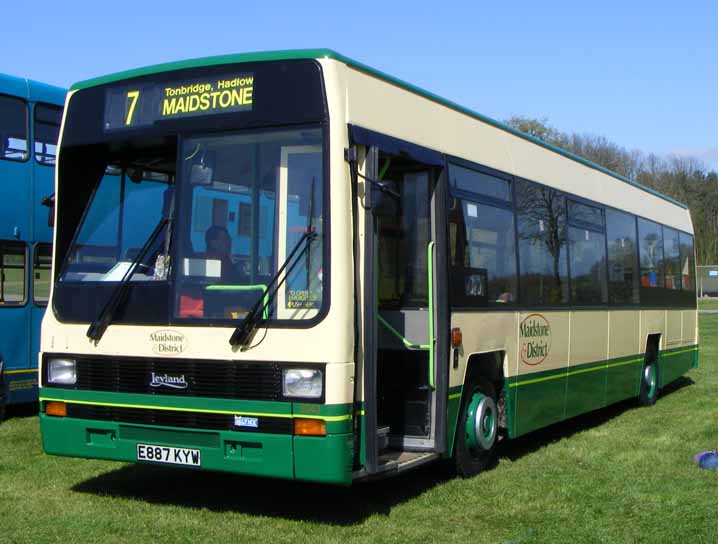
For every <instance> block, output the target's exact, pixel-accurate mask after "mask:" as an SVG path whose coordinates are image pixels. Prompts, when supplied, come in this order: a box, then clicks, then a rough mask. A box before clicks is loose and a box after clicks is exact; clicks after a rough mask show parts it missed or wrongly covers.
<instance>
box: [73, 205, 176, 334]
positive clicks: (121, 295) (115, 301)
mask: <svg viewBox="0 0 718 544" xmlns="http://www.w3.org/2000/svg"><path fill="white" fill-rule="evenodd" d="M169 222H170V220H169V219H167V218H166V217H163V218H162V219H161V220H160V222H159V223H157V226H156V227H155V229H154V230H153V231H152V234H150V236H149V238H147V241H146V242H145V244H144V245H143V246H142V249H140V251H139V252H138V253H137V255H136V256H135V258H134V259H133V260H132V262H131V263H130V266H129V268H128V269H127V270H126V271H125V274H124V275H123V276H122V279H121V280H120V282H119V283H118V284H117V287H115V290H114V291H112V294H111V295H110V298H109V299H108V301H107V303H106V304H105V306H104V307H103V308H102V311H101V312H100V315H98V316H97V318H96V319H95V320H94V321H93V322H92V323H90V326H89V328H88V329H87V337H88V338H90V339H92V340H94V341H95V342H99V341H100V339H101V338H102V335H103V334H105V331H106V330H107V327H108V326H109V325H110V323H112V320H113V319H114V318H115V313H116V312H117V309H118V308H119V307H120V305H121V304H122V303H123V302H124V300H125V297H126V296H127V293H128V292H129V285H130V279H132V276H133V275H134V274H135V271H136V270H137V269H138V268H139V264H140V263H141V262H142V261H143V260H144V258H145V257H146V256H147V253H148V252H149V250H150V248H151V247H152V244H154V242H155V240H157V237H158V236H159V235H160V233H161V232H162V229H164V228H165V226H166V225H167V224H168V223H169Z"/></svg>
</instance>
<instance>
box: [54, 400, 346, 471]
mask: <svg viewBox="0 0 718 544" xmlns="http://www.w3.org/2000/svg"><path fill="white" fill-rule="evenodd" d="M50 395H52V397H50ZM128 397H131V398H128ZM138 397H142V398H138ZM146 397H150V398H146ZM50 400H60V401H63V402H66V403H67V404H68V406H71V405H73V404H75V405H78V406H93V407H95V406H101V407H103V408H105V409H111V408H113V407H121V408H123V409H127V408H129V409H131V410H138V409H139V410H154V411H157V410H170V411H176V410H178V409H179V408H181V409H182V410H183V413H186V412H192V411H193V410H195V411H197V413H198V414H199V413H201V410H205V412H204V413H206V411H212V412H213V413H220V412H221V413H231V414H236V415H248V414H257V413H258V412H259V411H260V410H263V413H266V414H267V416H268V417H269V416H274V417H275V418H280V417H281V418H290V419H291V418H294V417H313V418H318V419H325V421H326V427H327V435H326V436H321V437H320V436H295V435H293V434H290V433H277V432H273V433H267V432H261V429H259V430H258V431H259V432H254V431H253V432H243V431H241V430H220V429H202V428H185V427H173V426H167V425H155V424H138V423H128V422H123V421H112V420H102V419H84V418H82V417H57V416H49V415H47V414H45V404H46V402H48V401H50ZM167 400H168V401H169V403H170V404H172V406H168V405H167V404H162V400H161V399H159V398H158V396H153V395H122V394H112V393H105V394H99V393H91V392H79V391H68V390H57V389H52V390H47V389H45V390H43V391H41V407H40V411H41V413H40V429H41V432H42V443H43V448H44V450H45V452H46V453H48V454H51V455H62V456H69V457H84V458H93V459H110V460H115V461H125V462H136V461H137V444H138V443H140V444H152V445H158V446H175V447H180V448H194V449H199V450H200V452H201V466H200V467H199V468H200V469H202V470H214V471H222V472H232V473H238V474H249V475H255V476H270V477H276V478H287V479H296V480H308V481H316V482H325V483H332V484H343V485H346V484H349V483H350V482H351V477H352V461H353V459H352V458H353V437H352V433H351V413H350V412H349V408H348V407H347V406H346V405H338V406H332V405H329V406H327V405H321V406H318V405H312V406H307V405H303V404H301V403H281V405H282V406H281V407H282V408H283V410H282V412H283V413H279V411H278V410H277V408H278V407H277V405H278V404H280V403H260V402H249V401H218V400H217V399H191V402H188V403H187V404H189V405H188V406H181V407H178V406H177V404H178V403H177V401H176V400H175V399H167ZM186 400H188V401H189V400H190V399H186ZM203 400H204V401H205V402H203ZM183 404H184V403H183ZM200 405H203V408H199V406H200ZM263 405H264V406H263ZM219 406H221V407H222V410H220V409H219ZM272 410H273V412H272ZM267 412H269V413H267ZM306 412H312V414H311V415H308V414H307V413H306ZM342 412H344V413H342Z"/></svg>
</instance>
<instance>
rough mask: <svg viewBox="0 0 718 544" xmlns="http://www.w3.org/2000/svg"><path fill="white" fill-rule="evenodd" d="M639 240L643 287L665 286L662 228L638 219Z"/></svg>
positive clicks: (651, 222) (656, 224)
mask: <svg viewBox="0 0 718 544" xmlns="http://www.w3.org/2000/svg"><path fill="white" fill-rule="evenodd" d="M638 240H639V247H640V250H641V254H640V263H641V287H648V288H655V287H662V286H663V233H662V231H661V226H660V225H659V224H658V223H654V222H653V221H648V220H647V219H640V218H639V219H638Z"/></svg>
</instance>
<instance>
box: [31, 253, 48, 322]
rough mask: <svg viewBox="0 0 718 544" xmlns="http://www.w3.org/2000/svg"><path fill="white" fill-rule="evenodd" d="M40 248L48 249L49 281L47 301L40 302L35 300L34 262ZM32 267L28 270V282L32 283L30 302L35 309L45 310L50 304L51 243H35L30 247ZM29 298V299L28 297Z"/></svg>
mask: <svg viewBox="0 0 718 544" xmlns="http://www.w3.org/2000/svg"><path fill="white" fill-rule="evenodd" d="M40 246H47V247H48V248H49V249H50V268H48V269H47V270H48V272H49V277H48V279H49V281H50V285H48V292H47V300H46V301H44V302H42V301H38V300H37V298H35V270H36V268H35V261H36V258H35V257H36V255H37V252H38V250H39V249H40ZM31 257H32V261H31V262H32V267H31V268H30V269H29V272H30V280H31V282H32V302H33V304H34V305H35V306H36V307H37V308H47V306H48V305H49V303H50V298H51V297H50V291H51V288H50V287H51V285H52V242H35V243H34V244H33V245H32V255H31ZM28 298H29V297H28Z"/></svg>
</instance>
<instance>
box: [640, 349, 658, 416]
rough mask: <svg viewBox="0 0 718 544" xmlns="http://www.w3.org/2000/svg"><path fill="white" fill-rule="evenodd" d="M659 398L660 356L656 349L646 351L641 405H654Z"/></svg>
mask: <svg viewBox="0 0 718 544" xmlns="http://www.w3.org/2000/svg"><path fill="white" fill-rule="evenodd" d="M657 398H658V357H656V354H655V350H649V351H648V352H647V353H646V360H645V362H644V363H643V369H642V370H641V387H640V389H639V393H638V404H639V405H640V406H653V405H654V404H656V399H657Z"/></svg>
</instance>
